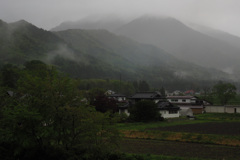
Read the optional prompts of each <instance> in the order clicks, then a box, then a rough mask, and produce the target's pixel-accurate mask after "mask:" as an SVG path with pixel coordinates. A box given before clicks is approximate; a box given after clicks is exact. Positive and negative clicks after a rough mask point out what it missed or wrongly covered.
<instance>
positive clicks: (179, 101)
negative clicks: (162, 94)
mask: <svg viewBox="0 0 240 160" xmlns="http://www.w3.org/2000/svg"><path fill="white" fill-rule="evenodd" d="M166 98H167V100H168V101H169V102H171V103H172V104H175V105H177V106H179V107H180V109H181V110H188V109H191V110H192V113H193V114H201V113H204V111H205V105H207V104H209V103H208V102H206V101H204V100H201V99H199V98H198V97H196V96H167V97H166Z"/></svg>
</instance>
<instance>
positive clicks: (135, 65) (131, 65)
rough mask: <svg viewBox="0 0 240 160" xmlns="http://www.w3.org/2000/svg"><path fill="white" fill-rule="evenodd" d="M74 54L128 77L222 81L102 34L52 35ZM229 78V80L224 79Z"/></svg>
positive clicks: (159, 52)
mask: <svg viewBox="0 0 240 160" xmlns="http://www.w3.org/2000/svg"><path fill="white" fill-rule="evenodd" d="M55 34H56V35H58V36H59V37H60V38H62V39H64V40H65V41H66V42H67V43H69V45H71V46H72V47H73V48H75V49H77V50H78V51H82V52H84V53H85V54H88V55H91V56H93V57H95V58H97V59H101V60H102V61H104V62H106V63H108V64H110V65H112V66H114V67H116V66H117V67H118V68H121V69H124V68H125V69H128V70H129V71H131V72H132V73H134V72H135V74H136V73H141V75H142V78H143V79H151V78H150V77H152V78H153V79H161V80H163V79H165V80H166V79H178V78H180V79H188V78H189V79H201V80H207V79H215V80H216V79H218V78H220V79H224V77H225V76H226V75H225V74H223V73H222V72H219V71H217V70H214V69H209V68H203V67H200V66H198V65H194V64H193V63H188V62H185V61H182V60H178V59H177V58H175V57H173V56H172V55H170V54H169V53H167V52H165V51H164V50H162V49H159V48H157V47H155V46H153V45H148V44H142V43H139V42H137V41H134V40H131V39H129V38H126V37H122V36H117V35H115V34H112V33H111V32H109V31H106V30H66V31H59V32H55ZM228 78H229V77H228Z"/></svg>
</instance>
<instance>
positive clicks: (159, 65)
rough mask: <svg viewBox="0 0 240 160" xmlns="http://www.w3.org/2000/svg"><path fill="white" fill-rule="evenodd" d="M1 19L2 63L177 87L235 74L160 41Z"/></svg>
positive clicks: (83, 75) (77, 74)
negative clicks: (178, 54) (35, 63)
mask: <svg viewBox="0 0 240 160" xmlns="http://www.w3.org/2000/svg"><path fill="white" fill-rule="evenodd" d="M0 22H1V23H0V35H1V38H0V46H1V47H0V56H1V59H0V64H1V65H2V64H4V63H8V62H9V63H14V64H23V63H24V62H26V61H28V60H32V59H38V60H42V61H45V62H47V63H49V64H53V65H56V66H57V67H58V68H59V69H60V70H62V71H63V72H65V73H67V74H70V75H71V76H73V77H77V78H111V79H119V77H120V76H121V77H122V78H123V79H124V80H147V81H148V82H149V83H150V84H152V86H155V87H160V86H163V85H164V86H171V87H175V88H177V86H179V83H181V85H180V87H185V86H186V85H187V86H191V85H192V84H193V83H198V84H199V83H200V82H202V81H213V80H222V79H225V78H229V75H227V74H225V73H223V72H220V71H217V70H214V69H209V68H208V69H206V68H203V67H200V66H197V65H194V64H192V63H187V62H184V61H181V60H178V59H176V58H174V57H173V56H171V55H169V54H168V53H167V52H165V51H163V50H161V49H159V48H157V47H155V46H152V45H147V44H141V43H138V42H136V41H133V40H131V39H128V38H126V37H121V36H117V35H114V34H112V33H110V32H108V31H106V30H66V31H60V32H49V31H45V30H42V29H39V28H37V27H36V26H33V25H32V24H30V23H28V22H26V21H19V22H16V23H11V24H7V23H5V22H3V21H0ZM173 84H174V85H175V86H173ZM182 84H184V85H185V86H184V85H182Z"/></svg>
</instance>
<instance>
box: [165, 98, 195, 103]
mask: <svg viewBox="0 0 240 160" xmlns="http://www.w3.org/2000/svg"><path fill="white" fill-rule="evenodd" d="M168 101H169V102H171V103H186V104H190V103H196V99H168Z"/></svg>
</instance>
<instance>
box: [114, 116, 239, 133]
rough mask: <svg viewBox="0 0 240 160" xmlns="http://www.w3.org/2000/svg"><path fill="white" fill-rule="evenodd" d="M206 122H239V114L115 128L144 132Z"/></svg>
mask: <svg viewBox="0 0 240 160" xmlns="http://www.w3.org/2000/svg"><path fill="white" fill-rule="evenodd" d="M207 122H240V114H230V113H205V114H199V115H196V120H189V119H187V118H185V117H180V118H174V119H169V120H165V121H159V122H148V123H146V122H145V123H144V122H134V123H118V124H116V128H117V129H119V130H136V131H144V130H145V129H149V128H158V127H167V126H176V125H186V124H196V123H207Z"/></svg>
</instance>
